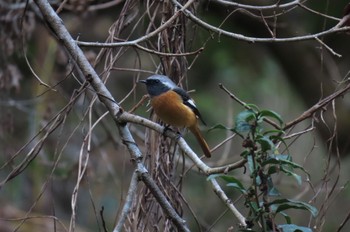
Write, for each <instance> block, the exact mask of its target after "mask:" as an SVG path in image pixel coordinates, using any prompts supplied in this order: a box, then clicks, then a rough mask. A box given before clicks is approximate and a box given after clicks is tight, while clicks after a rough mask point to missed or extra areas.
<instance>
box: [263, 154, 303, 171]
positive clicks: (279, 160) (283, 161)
mask: <svg viewBox="0 0 350 232" xmlns="http://www.w3.org/2000/svg"><path fill="white" fill-rule="evenodd" d="M267 164H279V165H289V166H290V167H292V168H298V169H300V170H302V171H303V172H305V173H307V171H306V170H305V169H304V168H303V167H302V166H300V165H299V164H297V163H294V162H292V161H291V157H290V156H289V155H270V156H269V158H268V159H267V160H265V161H264V162H262V164H261V165H262V166H265V165H267ZM307 174H308V173H307Z"/></svg>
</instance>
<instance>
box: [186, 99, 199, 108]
mask: <svg viewBox="0 0 350 232" xmlns="http://www.w3.org/2000/svg"><path fill="white" fill-rule="evenodd" d="M187 102H188V103H189V104H190V105H192V106H193V107H195V108H197V106H196V104H194V101H193V100H192V99H188V100H187Z"/></svg>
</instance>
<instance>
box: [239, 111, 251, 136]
mask: <svg viewBox="0 0 350 232" xmlns="http://www.w3.org/2000/svg"><path fill="white" fill-rule="evenodd" d="M254 120H256V114H255V112H254V111H252V110H244V111H242V112H240V113H239V114H238V115H237V116H236V119H235V130H236V131H237V132H239V133H242V132H247V131H249V130H250V129H251V124H249V122H251V121H254Z"/></svg>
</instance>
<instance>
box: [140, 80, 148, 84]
mask: <svg viewBox="0 0 350 232" xmlns="http://www.w3.org/2000/svg"><path fill="white" fill-rule="evenodd" d="M138 83H143V84H146V83H147V81H146V80H139V81H138Z"/></svg>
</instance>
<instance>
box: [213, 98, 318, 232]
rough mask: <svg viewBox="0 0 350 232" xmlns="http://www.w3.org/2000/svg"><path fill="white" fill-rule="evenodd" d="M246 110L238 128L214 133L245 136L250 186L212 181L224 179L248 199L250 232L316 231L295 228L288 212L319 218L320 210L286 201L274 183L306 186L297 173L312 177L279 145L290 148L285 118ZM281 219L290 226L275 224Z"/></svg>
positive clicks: (231, 179) (237, 120)
mask: <svg viewBox="0 0 350 232" xmlns="http://www.w3.org/2000/svg"><path fill="white" fill-rule="evenodd" d="M246 106H247V107H248V108H249V109H247V110H244V111H242V112H240V113H239V114H238V115H237V116H236V118H235V127H234V128H231V129H230V128H226V127H225V126H223V125H217V126H215V127H213V129H228V130H231V131H235V132H236V133H238V134H239V135H240V136H241V138H242V139H243V143H242V146H243V148H244V151H243V152H242V153H241V156H242V157H243V158H245V159H246V161H247V165H246V166H247V170H248V171H249V173H248V174H249V176H250V179H251V182H250V184H249V185H245V184H243V183H242V182H241V181H240V180H239V179H237V178H235V177H234V176H230V175H225V174H216V175H211V176H210V177H209V178H208V179H211V178H220V179H222V180H223V181H225V182H226V183H227V186H228V187H231V188H233V189H235V190H237V191H239V193H240V194H242V195H243V196H244V199H245V201H244V205H245V206H246V207H247V208H248V209H249V212H248V214H247V216H246V219H247V224H248V225H250V227H251V228H249V229H252V230H250V231H254V229H258V231H278V230H283V231H305V232H306V231H312V230H311V229H310V228H308V227H301V226H298V225H294V224H292V218H291V217H290V216H288V214H287V212H286V211H287V210H289V209H297V210H306V211H308V212H310V213H311V215H312V216H313V217H316V216H317V213H318V211H317V209H316V208H315V207H313V206H311V205H310V204H308V203H305V202H302V201H295V200H291V199H286V198H283V196H281V194H280V192H279V191H278V189H277V187H276V186H275V185H274V183H273V176H274V175H276V174H279V173H281V174H284V175H286V176H291V177H293V178H294V179H295V180H296V182H297V183H298V185H301V184H302V177H301V175H300V174H298V173H297V171H298V172H301V173H302V174H304V175H307V176H309V174H308V173H307V171H306V170H305V169H304V168H303V167H302V166H301V165H299V164H297V163H295V162H294V161H293V159H292V156H291V155H289V154H281V153H280V152H279V151H278V146H277V144H278V143H282V144H284V145H285V146H286V148H287V145H286V142H285V141H284V139H283V134H284V132H283V131H282V130H281V129H280V128H282V127H283V124H284V123H283V120H282V118H281V116H280V115H279V114H278V113H276V112H273V111H270V110H260V109H259V108H258V107H257V106H255V105H246ZM276 125H277V126H276ZM271 127H274V128H273V129H271ZM287 151H288V149H287ZM277 215H281V216H282V217H283V218H284V219H285V220H286V223H287V224H281V225H278V224H277V223H276V222H275V218H276V216H277ZM254 225H255V226H254ZM242 231H244V230H242Z"/></svg>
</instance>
